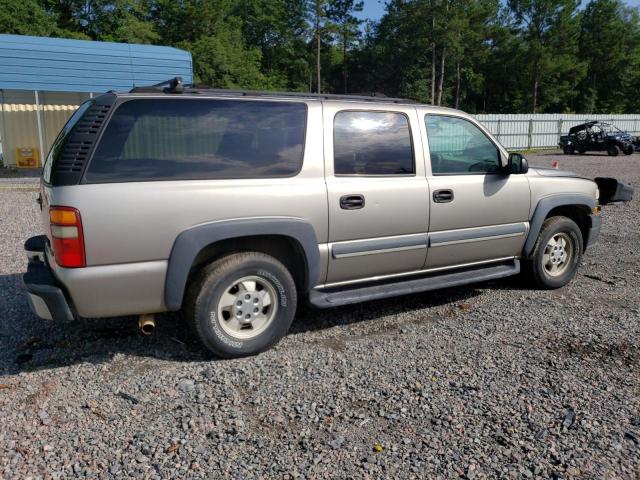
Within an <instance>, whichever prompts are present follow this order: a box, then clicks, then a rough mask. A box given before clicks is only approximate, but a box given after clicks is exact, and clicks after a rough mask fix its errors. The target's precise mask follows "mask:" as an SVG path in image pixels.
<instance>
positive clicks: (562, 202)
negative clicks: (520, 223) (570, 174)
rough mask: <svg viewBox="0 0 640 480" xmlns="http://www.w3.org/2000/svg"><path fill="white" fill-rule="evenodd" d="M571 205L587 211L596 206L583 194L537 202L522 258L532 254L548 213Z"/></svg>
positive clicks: (593, 200) (547, 198) (594, 202)
mask: <svg viewBox="0 0 640 480" xmlns="http://www.w3.org/2000/svg"><path fill="white" fill-rule="evenodd" d="M572 205H578V206H584V207H588V208H589V210H591V209H593V207H595V206H596V199H595V198H593V197H591V196H590V195H587V194H584V193H566V194H560V195H553V196H551V197H545V198H543V199H541V200H540V201H539V202H538V205H536V209H535V211H534V212H533V217H531V224H530V227H529V235H528V236H527V241H526V242H525V243H524V248H523V250H522V256H523V258H527V257H529V255H531V253H532V252H533V247H534V245H535V244H536V240H537V239H538V235H539V234H540V229H542V224H543V223H544V221H545V219H546V218H547V215H549V212H550V211H551V210H553V209H554V208H556V207H562V206H572Z"/></svg>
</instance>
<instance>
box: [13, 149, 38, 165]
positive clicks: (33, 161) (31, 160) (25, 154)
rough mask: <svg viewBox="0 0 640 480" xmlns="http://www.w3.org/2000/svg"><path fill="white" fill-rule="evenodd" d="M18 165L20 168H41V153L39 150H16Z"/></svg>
mask: <svg viewBox="0 0 640 480" xmlns="http://www.w3.org/2000/svg"><path fill="white" fill-rule="evenodd" d="M16 164H17V166H18V168H38V167H39V166H40V152H39V151H38V149H37V148H31V147H18V148H16Z"/></svg>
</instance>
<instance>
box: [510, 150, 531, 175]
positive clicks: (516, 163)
mask: <svg viewBox="0 0 640 480" xmlns="http://www.w3.org/2000/svg"><path fill="white" fill-rule="evenodd" d="M528 171H529V162H527V159H526V158H524V157H523V156H522V155H521V154H519V153H515V152H514V153H510V154H509V160H508V162H507V173H508V174H524V173H527V172H528Z"/></svg>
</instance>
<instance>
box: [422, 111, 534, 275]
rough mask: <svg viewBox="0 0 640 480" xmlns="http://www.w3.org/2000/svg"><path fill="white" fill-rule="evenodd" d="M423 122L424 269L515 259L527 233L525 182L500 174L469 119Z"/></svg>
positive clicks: (496, 157) (490, 145)
mask: <svg viewBox="0 0 640 480" xmlns="http://www.w3.org/2000/svg"><path fill="white" fill-rule="evenodd" d="M423 121H424V122H425V127H426V133H427V139H428V148H429V158H430V170H431V172H430V173H428V175H427V179H428V181H429V187H430V189H431V192H432V193H431V196H430V199H429V201H430V203H431V214H430V221H429V253H428V255H427V262H426V268H428V269H432V268H444V267H451V266H462V265H469V264H473V263H479V262H487V261H493V260H499V259H503V258H509V257H511V258H513V257H515V256H518V255H520V252H521V251H522V247H523V245H524V242H525V239H526V234H527V231H528V228H529V224H528V220H529V209H530V197H531V194H530V190H529V181H528V180H527V178H526V176H525V175H508V174H506V173H505V172H504V170H503V168H502V157H501V154H500V149H499V148H498V147H497V145H496V144H495V143H494V142H493V140H492V139H491V138H490V137H489V136H488V135H487V134H486V133H485V132H484V131H483V130H482V129H481V128H480V126H479V125H477V124H475V122H473V121H471V120H470V119H467V118H463V117H458V116H451V115H436V114H426V115H424V117H423ZM427 169H429V165H428V166H427Z"/></svg>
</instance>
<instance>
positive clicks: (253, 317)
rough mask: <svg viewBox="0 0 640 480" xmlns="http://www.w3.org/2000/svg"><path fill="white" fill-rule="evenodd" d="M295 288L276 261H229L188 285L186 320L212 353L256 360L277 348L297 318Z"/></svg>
mask: <svg viewBox="0 0 640 480" xmlns="http://www.w3.org/2000/svg"><path fill="white" fill-rule="evenodd" d="M296 306H297V292H296V286H295V282H294V280H293V277H292V276H291V273H290V272H289V271H288V270H287V268H286V267H285V266H284V265H283V264H282V263H280V262H279V261H278V260H276V259H275V258H273V257H271V256H269V255H265V254H263V253H259V252H243V253H235V254H231V255H227V256H225V257H223V258H221V259H219V260H217V261H215V262H213V263H211V264H210V265H207V266H206V267H205V268H203V269H202V270H201V271H200V272H199V274H198V275H197V276H196V278H195V279H194V280H193V282H192V283H191V286H190V287H189V291H188V294H187V298H186V300H185V312H184V313H185V316H186V318H187V320H188V321H189V322H190V323H191V326H192V328H193V330H194V331H195V333H196V335H197V336H198V338H199V339H200V341H201V342H202V343H203V344H204V346H205V347H206V348H207V349H208V350H210V351H211V352H212V353H214V354H215V355H217V356H219V357H223V358H235V357H244V356H248V355H255V354H257V353H260V352H262V351H264V350H267V349H268V348H270V347H272V346H273V345H275V344H276V343H277V342H278V341H279V340H280V339H281V338H282V337H283V336H284V335H285V334H286V333H287V331H288V330H289V327H290V326H291V322H292V321H293V318H294V316H295V313H296Z"/></svg>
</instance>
